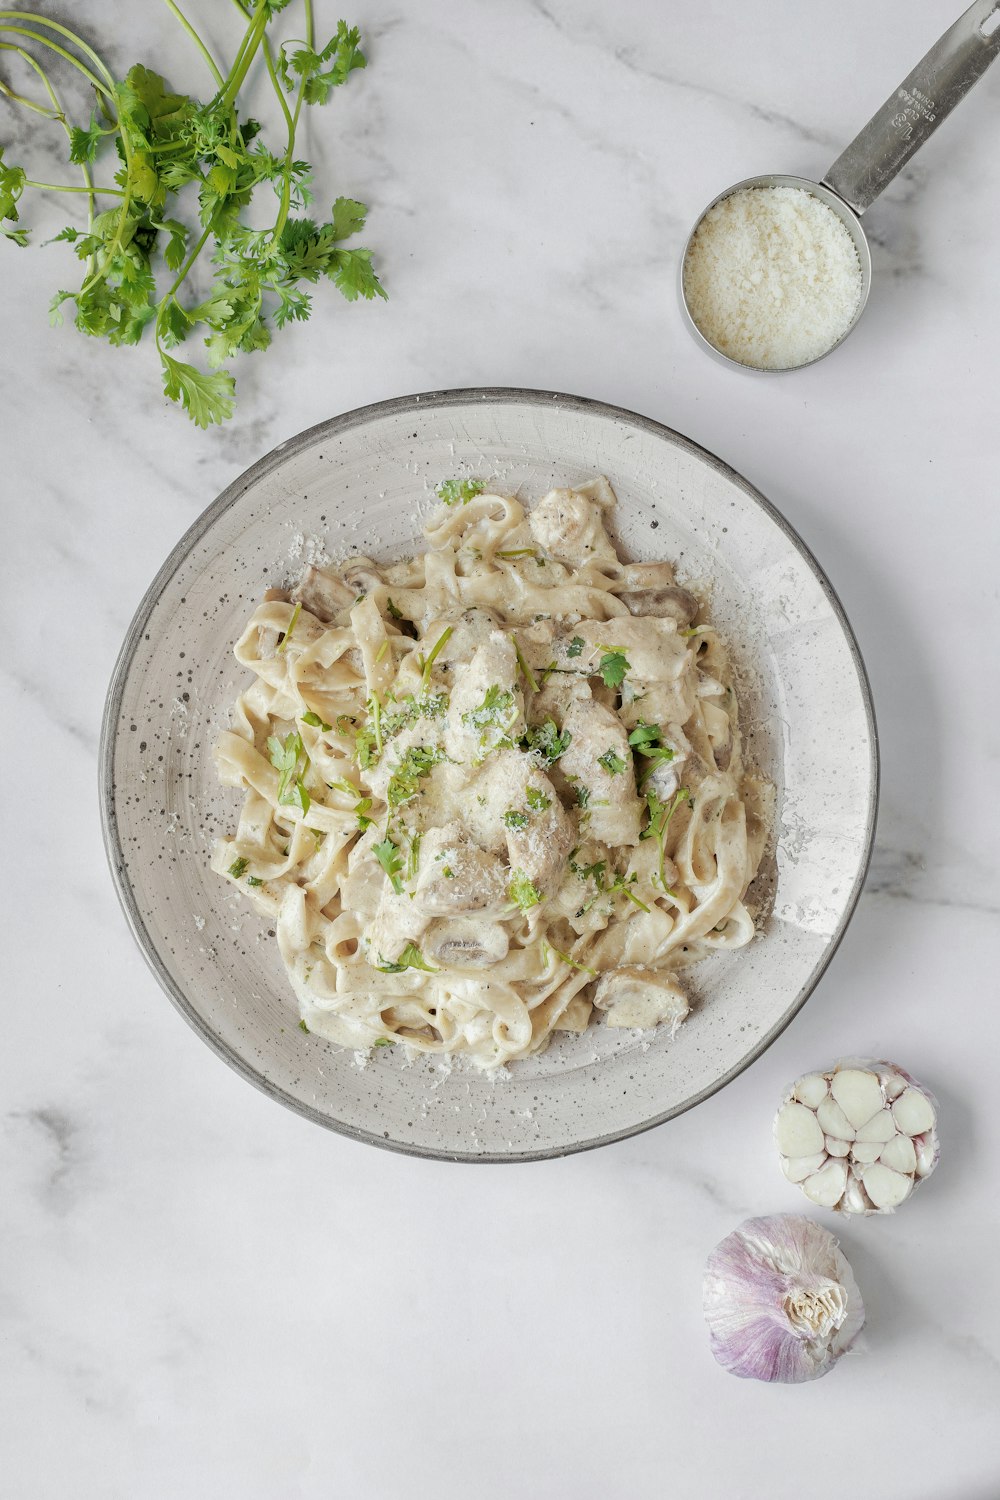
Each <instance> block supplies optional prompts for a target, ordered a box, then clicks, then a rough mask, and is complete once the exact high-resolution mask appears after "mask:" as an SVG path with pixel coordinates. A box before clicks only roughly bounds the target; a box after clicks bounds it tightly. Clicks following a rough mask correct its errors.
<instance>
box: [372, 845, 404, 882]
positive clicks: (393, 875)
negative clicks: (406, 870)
mask: <svg viewBox="0 0 1000 1500" xmlns="http://www.w3.org/2000/svg"><path fill="white" fill-rule="evenodd" d="M372 853H373V854H374V856H375V858H376V859H377V860H378V862H379V864H380V865H381V866H382V868H383V870H384V871H385V873H386V875H388V877H389V879H390V881H391V882H392V888H393V890H394V891H395V892H396V895H397V896H401V895H402V894H403V882H402V881H401V880H400V878H399V877H400V874H401V872H402V869H403V859H402V856H401V855H400V852H399V850H398V849H397V848H396V845H395V844H394V843H393V842H392V839H391V838H389V836H388V835H386V837H385V838H384V839H383V840H382V842H381V843H380V844H373V845H372Z"/></svg>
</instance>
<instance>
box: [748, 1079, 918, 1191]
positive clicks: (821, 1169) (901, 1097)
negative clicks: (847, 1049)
mask: <svg viewBox="0 0 1000 1500" xmlns="http://www.w3.org/2000/svg"><path fill="white" fill-rule="evenodd" d="M936 1125H937V1102H936V1100H935V1098H934V1096H933V1094H931V1093H930V1091H929V1090H928V1089H926V1088H924V1087H923V1085H922V1084H919V1083H917V1081H916V1079H914V1078H911V1077H910V1075H909V1073H906V1072H904V1070H903V1069H902V1068H898V1067H897V1066H896V1065H895V1063H889V1062H870V1061H858V1060H857V1059H854V1058H851V1059H849V1060H847V1061H843V1062H838V1063H836V1064H835V1065H834V1067H833V1068H831V1069H829V1070H827V1071H826V1072H824V1073H806V1074H804V1076H803V1077H802V1078H800V1079H799V1080H798V1082H797V1083H794V1084H793V1085H792V1087H791V1088H790V1089H789V1091H788V1093H787V1094H786V1095H785V1100H784V1103H783V1104H782V1105H781V1108H780V1109H779V1110H778V1113H777V1115H776V1116H775V1120H774V1140H775V1144H776V1145H777V1147H778V1151H779V1153H780V1155H781V1170H782V1171H783V1172H784V1174H785V1176H786V1177H787V1178H788V1180H789V1182H797V1183H798V1185H799V1187H801V1189H802V1191H803V1192H804V1193H805V1195H806V1197H807V1198H811V1199H812V1201H813V1203H817V1204H819V1206H820V1207H821V1208H835V1209H837V1210H838V1211H839V1212H840V1213H844V1214H891V1213H892V1212H893V1210H894V1209H896V1208H898V1206H899V1205H900V1203H903V1202H905V1200H906V1199H907V1198H908V1197H909V1196H910V1194H911V1192H912V1191H913V1189H914V1187H915V1186H916V1184H917V1183H919V1182H922V1181H923V1179H924V1178H925V1177H929V1176H930V1175H931V1173H932V1172H933V1170H934V1168H935V1167H936V1166H937V1160H938V1154H939V1149H938V1138H937V1130H936Z"/></svg>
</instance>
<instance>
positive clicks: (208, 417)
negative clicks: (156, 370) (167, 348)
mask: <svg viewBox="0 0 1000 1500" xmlns="http://www.w3.org/2000/svg"><path fill="white" fill-rule="evenodd" d="M160 361H161V363H162V365H163V390H164V394H165V395H167V396H168V397H169V398H170V400H171V401H179V402H180V404H181V406H183V408H184V410H185V411H186V412H187V413H188V415H189V416H190V418H191V420H192V422H194V424H195V425H196V426H197V427H201V428H203V429H204V428H206V427H210V426H211V425H212V423H213V422H218V423H222V422H225V421H226V420H227V419H228V418H229V417H231V416H232V414H233V411H234V409H235V402H234V400H233V396H234V393H235V390H236V382H235V380H234V379H233V377H232V376H231V375H230V374H229V373H228V371H226V370H219V371H218V372H217V373H216V374H215V375H205V374H204V373H203V372H202V371H201V370H198V369H196V368H195V367H194V365H189V364H184V363H182V362H181V361H180V360H176V359H171V357H170V355H169V354H165V353H164V352H163V350H162V349H161V350H160Z"/></svg>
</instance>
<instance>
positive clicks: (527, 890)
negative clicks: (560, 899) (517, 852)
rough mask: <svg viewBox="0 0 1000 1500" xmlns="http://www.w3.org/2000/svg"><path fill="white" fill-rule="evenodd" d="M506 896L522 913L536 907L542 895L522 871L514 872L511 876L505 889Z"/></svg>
mask: <svg viewBox="0 0 1000 1500" xmlns="http://www.w3.org/2000/svg"><path fill="white" fill-rule="evenodd" d="M507 895H508V896H509V897H510V899H511V901H513V903H514V905H515V906H519V907H520V908H521V910H522V911H530V910H531V908H532V907H533V906H538V905H540V903H541V900H542V893H541V891H540V890H539V889H538V887H537V886H536V885H533V884H532V882H531V880H530V879H529V878H528V876H527V875H526V874H525V872H524V871H523V870H514V871H513V872H512V874H511V879H510V884H509V885H508V887H507Z"/></svg>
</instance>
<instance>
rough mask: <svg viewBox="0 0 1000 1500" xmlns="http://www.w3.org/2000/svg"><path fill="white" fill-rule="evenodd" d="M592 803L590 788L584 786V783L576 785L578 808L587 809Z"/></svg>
mask: <svg viewBox="0 0 1000 1500" xmlns="http://www.w3.org/2000/svg"><path fill="white" fill-rule="evenodd" d="M589 801H590V787H589V786H584V785H583V782H582V781H579V782H577V784H576V802H577V806H578V807H586V806H587V803H588V802H589Z"/></svg>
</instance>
